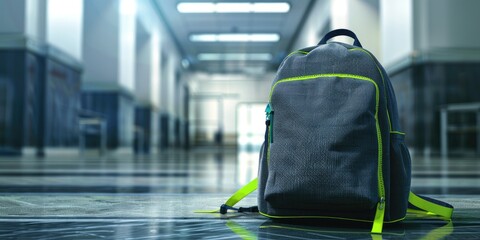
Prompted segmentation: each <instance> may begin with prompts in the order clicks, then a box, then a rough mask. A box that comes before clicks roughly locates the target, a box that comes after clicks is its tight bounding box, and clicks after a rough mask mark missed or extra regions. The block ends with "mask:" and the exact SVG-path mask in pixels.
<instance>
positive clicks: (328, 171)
mask: <svg viewBox="0 0 480 240" xmlns="http://www.w3.org/2000/svg"><path fill="white" fill-rule="evenodd" d="M377 91H378V90H377V87H376V85H375V84H372V82H369V81H363V79H355V78H349V77H331V76H328V77H319V78H316V79H314V80H310V81H298V82H294V81H292V82H288V83H284V84H277V86H276V89H275V93H274V94H273V95H272V98H271V103H272V107H273V108H274V109H275V128H274V129H273V135H275V141H274V142H273V143H271V144H270V155H269V164H268V170H269V171H268V180H267V182H266V188H265V195H264V200H265V201H266V202H268V203H269V204H270V205H271V206H272V207H273V208H276V209H298V210H324V211H311V212H309V213H310V214H311V215H322V212H327V211H332V210H335V209H339V210H342V211H345V210H351V211H364V210H372V209H375V206H376V204H377V203H378V201H379V194H380V190H379V188H380V183H379V182H380V181H379V180H378V179H379V174H378V169H379V167H378V165H379V164H381V161H379V159H380V158H379V156H381V154H380V153H381V139H379V136H378V129H377V109H378V97H377V94H378V93H377ZM277 93H278V94H277ZM284 96H288V98H287V97H284ZM379 141H380V142H379ZM382 184H383V182H382ZM382 187H383V186H382Z"/></svg>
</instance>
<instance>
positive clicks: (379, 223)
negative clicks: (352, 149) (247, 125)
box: [267, 73, 386, 233]
mask: <svg viewBox="0 0 480 240" xmlns="http://www.w3.org/2000/svg"><path fill="white" fill-rule="evenodd" d="M329 77H338V78H351V79H356V80H361V81H367V82H371V83H373V85H374V87H375V127H376V131H377V144H378V159H377V161H378V168H377V177H378V181H377V184H378V195H379V198H380V199H379V202H378V203H377V208H376V213H375V218H374V221H373V227H372V233H381V232H382V227H383V219H384V215H385V202H386V199H385V186H384V181H383V150H382V132H381V129H380V124H379V122H378V109H379V104H380V97H379V89H378V85H377V83H376V82H375V81H373V80H372V79H371V78H368V77H365V76H360V75H354V74H342V73H332V74H314V75H306V76H298V77H290V78H285V79H281V80H278V81H277V82H275V84H273V86H272V88H271V89H270V95H269V98H268V99H269V105H268V106H269V107H270V109H273V106H272V95H273V92H274V90H275V88H276V87H277V85H278V84H280V83H287V82H296V81H308V80H314V79H317V78H329ZM269 138H270V136H269ZM269 160H270V145H269V146H268V151H267V164H268V163H269Z"/></svg>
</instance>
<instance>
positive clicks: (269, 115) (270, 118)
mask: <svg viewBox="0 0 480 240" xmlns="http://www.w3.org/2000/svg"><path fill="white" fill-rule="evenodd" d="M265 114H266V115H267V121H266V123H267V126H268V128H269V132H270V133H269V134H268V135H269V138H270V143H273V109H272V107H271V106H270V103H268V104H267V107H266V108H265Z"/></svg>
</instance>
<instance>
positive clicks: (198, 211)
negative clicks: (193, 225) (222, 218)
mask: <svg viewBox="0 0 480 240" xmlns="http://www.w3.org/2000/svg"><path fill="white" fill-rule="evenodd" d="M193 212H194V213H219V212H220V211H219V210H195V211H193Z"/></svg>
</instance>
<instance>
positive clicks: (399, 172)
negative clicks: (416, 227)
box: [390, 132, 411, 219]
mask: <svg viewBox="0 0 480 240" xmlns="http://www.w3.org/2000/svg"><path fill="white" fill-rule="evenodd" d="M390 139H391V140H390V164H391V165H390V181H391V183H390V191H391V192H390V216H391V219H399V218H403V217H404V216H405V214H406V211H407V207H408V194H409V193H410V177H411V159H410V153H409V152H408V148H407V146H406V145H405V135H404V134H403V133H401V132H392V133H390Z"/></svg>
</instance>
